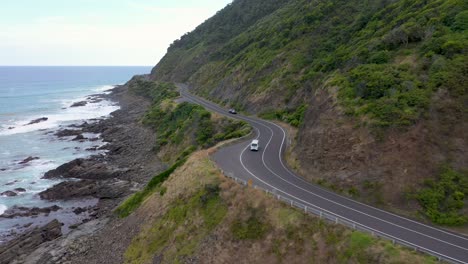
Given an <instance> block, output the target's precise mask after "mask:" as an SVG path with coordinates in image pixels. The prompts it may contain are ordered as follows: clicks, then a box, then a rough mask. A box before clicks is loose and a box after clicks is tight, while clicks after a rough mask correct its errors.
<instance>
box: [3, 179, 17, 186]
mask: <svg viewBox="0 0 468 264" xmlns="http://www.w3.org/2000/svg"><path fill="white" fill-rule="evenodd" d="M17 182H19V181H18V180H14V181H12V182H7V183H5V185H6V186H8V185H13V184H15V183H17Z"/></svg>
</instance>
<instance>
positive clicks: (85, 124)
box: [68, 121, 89, 128]
mask: <svg viewBox="0 0 468 264" xmlns="http://www.w3.org/2000/svg"><path fill="white" fill-rule="evenodd" d="M88 125H89V124H88V122H86V121H84V122H83V123H82V124H80V125H77V124H71V125H69V126H68V127H72V128H84V127H86V126H88Z"/></svg>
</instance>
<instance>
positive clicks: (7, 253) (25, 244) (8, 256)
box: [0, 219, 62, 263]
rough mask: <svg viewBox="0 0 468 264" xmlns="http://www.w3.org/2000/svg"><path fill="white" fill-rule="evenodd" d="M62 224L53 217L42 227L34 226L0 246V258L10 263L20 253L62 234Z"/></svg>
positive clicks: (24, 253) (22, 253) (27, 251)
mask: <svg viewBox="0 0 468 264" xmlns="http://www.w3.org/2000/svg"><path fill="white" fill-rule="evenodd" d="M61 228H62V224H61V223H60V222H59V221H58V220H57V219H54V220H52V221H51V222H49V223H48V224H46V225H45V226H43V227H40V228H35V229H33V230H31V231H29V232H27V233H25V234H23V235H21V236H19V237H17V238H15V239H13V240H11V241H9V242H8V243H6V244H4V245H1V246H0V260H1V262H2V263H11V262H12V261H13V260H14V259H16V258H17V257H18V256H20V255H26V254H30V253H31V252H33V251H34V250H35V249H36V248H38V247H39V245H41V244H42V243H44V242H47V241H52V240H54V239H56V238H58V237H60V236H61V235H62V230H61Z"/></svg>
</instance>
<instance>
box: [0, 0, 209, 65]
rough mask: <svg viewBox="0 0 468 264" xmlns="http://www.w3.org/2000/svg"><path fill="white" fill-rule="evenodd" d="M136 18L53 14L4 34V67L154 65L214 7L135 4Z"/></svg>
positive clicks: (0, 51)
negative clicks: (116, 20)
mask: <svg viewBox="0 0 468 264" xmlns="http://www.w3.org/2000/svg"><path fill="white" fill-rule="evenodd" d="M129 12H132V15H133V17H132V16H131V19H129V20H128V21H125V22H124V23H113V22H112V21H113V19H115V18H113V17H108V16H106V15H104V14H103V15H101V16H100V15H98V14H91V15H86V16H81V17H78V18H76V17H74V18H66V17H62V16H49V17H47V16H46V17H42V18H39V19H38V20H37V21H36V22H35V23H34V24H30V25H11V26H6V27H4V28H2V32H1V33H0V58H1V59H0V63H1V64H3V65H154V64H156V63H157V62H158V61H159V59H160V58H162V56H163V55H164V54H165V52H166V49H167V47H168V46H169V44H170V43H172V41H174V40H175V39H177V38H179V37H180V36H181V35H183V34H184V33H186V32H188V31H191V30H193V29H194V28H195V27H196V26H197V25H198V24H200V23H202V22H203V21H204V20H205V19H207V18H208V17H209V16H211V15H213V14H214V12H215V10H212V9H208V8H198V7H193V8H171V7H169V8H168V7H151V6H134V10H131V11H129Z"/></svg>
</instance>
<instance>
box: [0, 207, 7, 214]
mask: <svg viewBox="0 0 468 264" xmlns="http://www.w3.org/2000/svg"><path fill="white" fill-rule="evenodd" d="M7 209H8V207H7V206H6V205H4V204H0V215H2V214H3V213H4V212H5V211H6V210H7Z"/></svg>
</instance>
